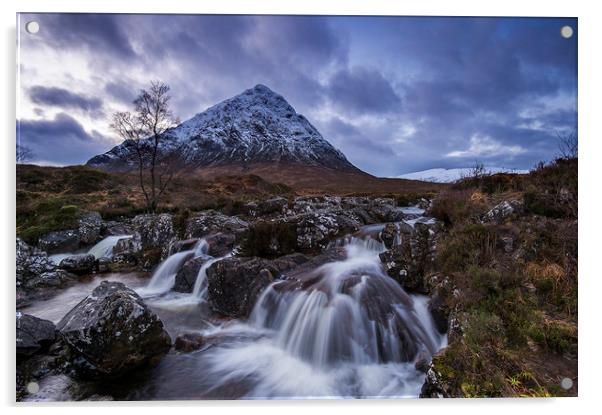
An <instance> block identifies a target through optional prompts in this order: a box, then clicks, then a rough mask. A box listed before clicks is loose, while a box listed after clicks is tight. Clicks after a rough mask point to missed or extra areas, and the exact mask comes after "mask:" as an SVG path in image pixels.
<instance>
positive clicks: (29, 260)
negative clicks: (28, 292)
mask: <svg viewBox="0 0 602 415" xmlns="http://www.w3.org/2000/svg"><path fill="white" fill-rule="evenodd" d="M55 268H56V265H55V264H54V263H53V262H52V261H51V260H50V259H49V258H48V255H47V254H46V252H43V251H40V250H39V249H37V248H35V247H32V246H29V245H27V244H26V243H25V242H24V241H23V240H22V239H20V238H17V239H16V277H17V287H19V286H24V285H29V280H31V279H34V278H37V277H39V276H40V275H41V274H43V273H45V272H50V271H53V270H54V269H55Z"/></svg>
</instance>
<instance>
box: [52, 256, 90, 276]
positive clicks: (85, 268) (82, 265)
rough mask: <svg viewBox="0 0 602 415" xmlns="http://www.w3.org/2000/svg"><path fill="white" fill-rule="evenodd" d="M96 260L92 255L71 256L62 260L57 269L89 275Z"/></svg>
mask: <svg viewBox="0 0 602 415" xmlns="http://www.w3.org/2000/svg"><path fill="white" fill-rule="evenodd" d="M95 265H96V258H95V257H94V255H92V254H77V255H71V256H68V257H67V258H65V259H63V260H62V261H61V263H60V264H59V268H61V269H64V270H65V271H68V272H72V273H74V274H79V275H81V274H89V273H90V272H92V271H93V270H94V267H95Z"/></svg>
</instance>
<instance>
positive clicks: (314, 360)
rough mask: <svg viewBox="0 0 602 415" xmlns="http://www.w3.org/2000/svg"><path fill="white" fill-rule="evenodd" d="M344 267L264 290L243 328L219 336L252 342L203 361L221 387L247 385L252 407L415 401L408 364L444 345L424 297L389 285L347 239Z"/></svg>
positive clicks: (416, 385) (373, 253)
mask: <svg viewBox="0 0 602 415" xmlns="http://www.w3.org/2000/svg"><path fill="white" fill-rule="evenodd" d="M345 249H346V254H347V255H346V256H347V257H346V258H345V259H343V260H341V261H335V262H331V263H327V264H325V265H322V266H320V267H318V268H316V269H314V270H312V271H309V272H307V273H305V274H302V275H296V276H295V277H294V278H290V279H284V280H279V281H276V282H274V283H272V285H270V286H269V287H268V288H267V289H266V290H265V291H264V292H263V294H262V295H261V297H260V298H259V300H258V301H257V303H256V305H255V307H254V309H253V312H252V314H251V317H250V319H249V321H248V323H247V324H235V325H232V326H230V327H223V328H222V329H221V335H224V334H225V333H228V332H231V333H232V334H233V335H235V336H240V333H241V332H246V333H247V336H248V335H250V334H254V335H255V336H256V337H255V338H254V340H253V341H252V342H249V341H248V340H247V341H240V342H234V343H232V344H230V345H228V346H227V347H221V348H217V349H216V350H214V351H211V352H210V354H211V355H212V357H211V358H210V359H208V360H207V362H208V363H209V365H210V367H211V369H210V370H211V371H212V372H213V373H214V374H216V375H218V376H219V378H220V379H221V381H224V382H225V381H228V380H232V379H233V376H236V377H238V378H244V379H253V380H252V383H253V387H252V388H251V389H250V390H249V391H248V392H247V394H246V396H247V397H250V398H258V397H279V398H286V397H328V396H346V397H401V396H416V395H417V394H418V393H419V389H420V386H421V385H422V382H423V378H424V375H423V374H422V373H420V372H418V371H417V370H416V369H415V368H414V364H415V362H416V361H418V360H420V359H430V357H431V356H432V355H433V354H434V353H435V352H436V351H437V350H439V349H440V348H441V347H442V346H443V345H444V344H445V336H444V335H441V334H440V333H439V332H438V331H437V330H436V328H435V326H434V324H433V321H432V317H431V315H430V313H429V312H428V309H427V306H426V299H425V298H423V297H415V296H410V295H408V294H407V293H405V291H404V290H403V289H402V288H401V287H400V286H399V284H397V283H396V282H395V281H394V280H392V279H391V278H390V277H389V276H387V275H386V274H385V273H384V272H383V270H382V267H381V264H380V260H379V258H378V253H379V252H382V251H383V250H384V246H383V245H382V244H381V243H380V242H378V241H375V240H374V239H371V238H366V239H363V240H362V239H356V238H348V239H347V241H346V245H345Z"/></svg>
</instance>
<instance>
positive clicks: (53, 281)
mask: <svg viewBox="0 0 602 415" xmlns="http://www.w3.org/2000/svg"><path fill="white" fill-rule="evenodd" d="M76 281H77V275H74V274H72V273H70V272H68V271H66V270H64V269H57V270H54V271H48V272H43V273H42V274H40V275H38V276H37V277H34V278H31V279H30V280H28V281H27V283H26V284H25V286H26V287H27V288H33V289H36V288H51V287H52V288H61V287H65V286H67V285H70V284H71V283H74V282H76Z"/></svg>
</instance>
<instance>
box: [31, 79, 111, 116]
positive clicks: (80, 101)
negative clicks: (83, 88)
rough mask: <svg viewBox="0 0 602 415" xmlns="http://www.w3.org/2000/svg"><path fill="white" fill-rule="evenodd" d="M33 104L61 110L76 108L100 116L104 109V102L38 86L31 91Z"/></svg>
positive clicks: (66, 91) (59, 89)
mask: <svg viewBox="0 0 602 415" xmlns="http://www.w3.org/2000/svg"><path fill="white" fill-rule="evenodd" d="M29 97H30V98H31V100H32V102H34V103H36V104H39V105H47V106H54V107H61V108H75V109H79V110H82V111H84V112H89V113H95V114H98V113H99V112H101V109H102V100H100V99H99V98H94V97H88V96H85V95H79V94H76V93H74V92H70V91H68V90H66V89H63V88H56V87H45V86H41V85H37V86H34V87H31V88H30V89H29Z"/></svg>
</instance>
